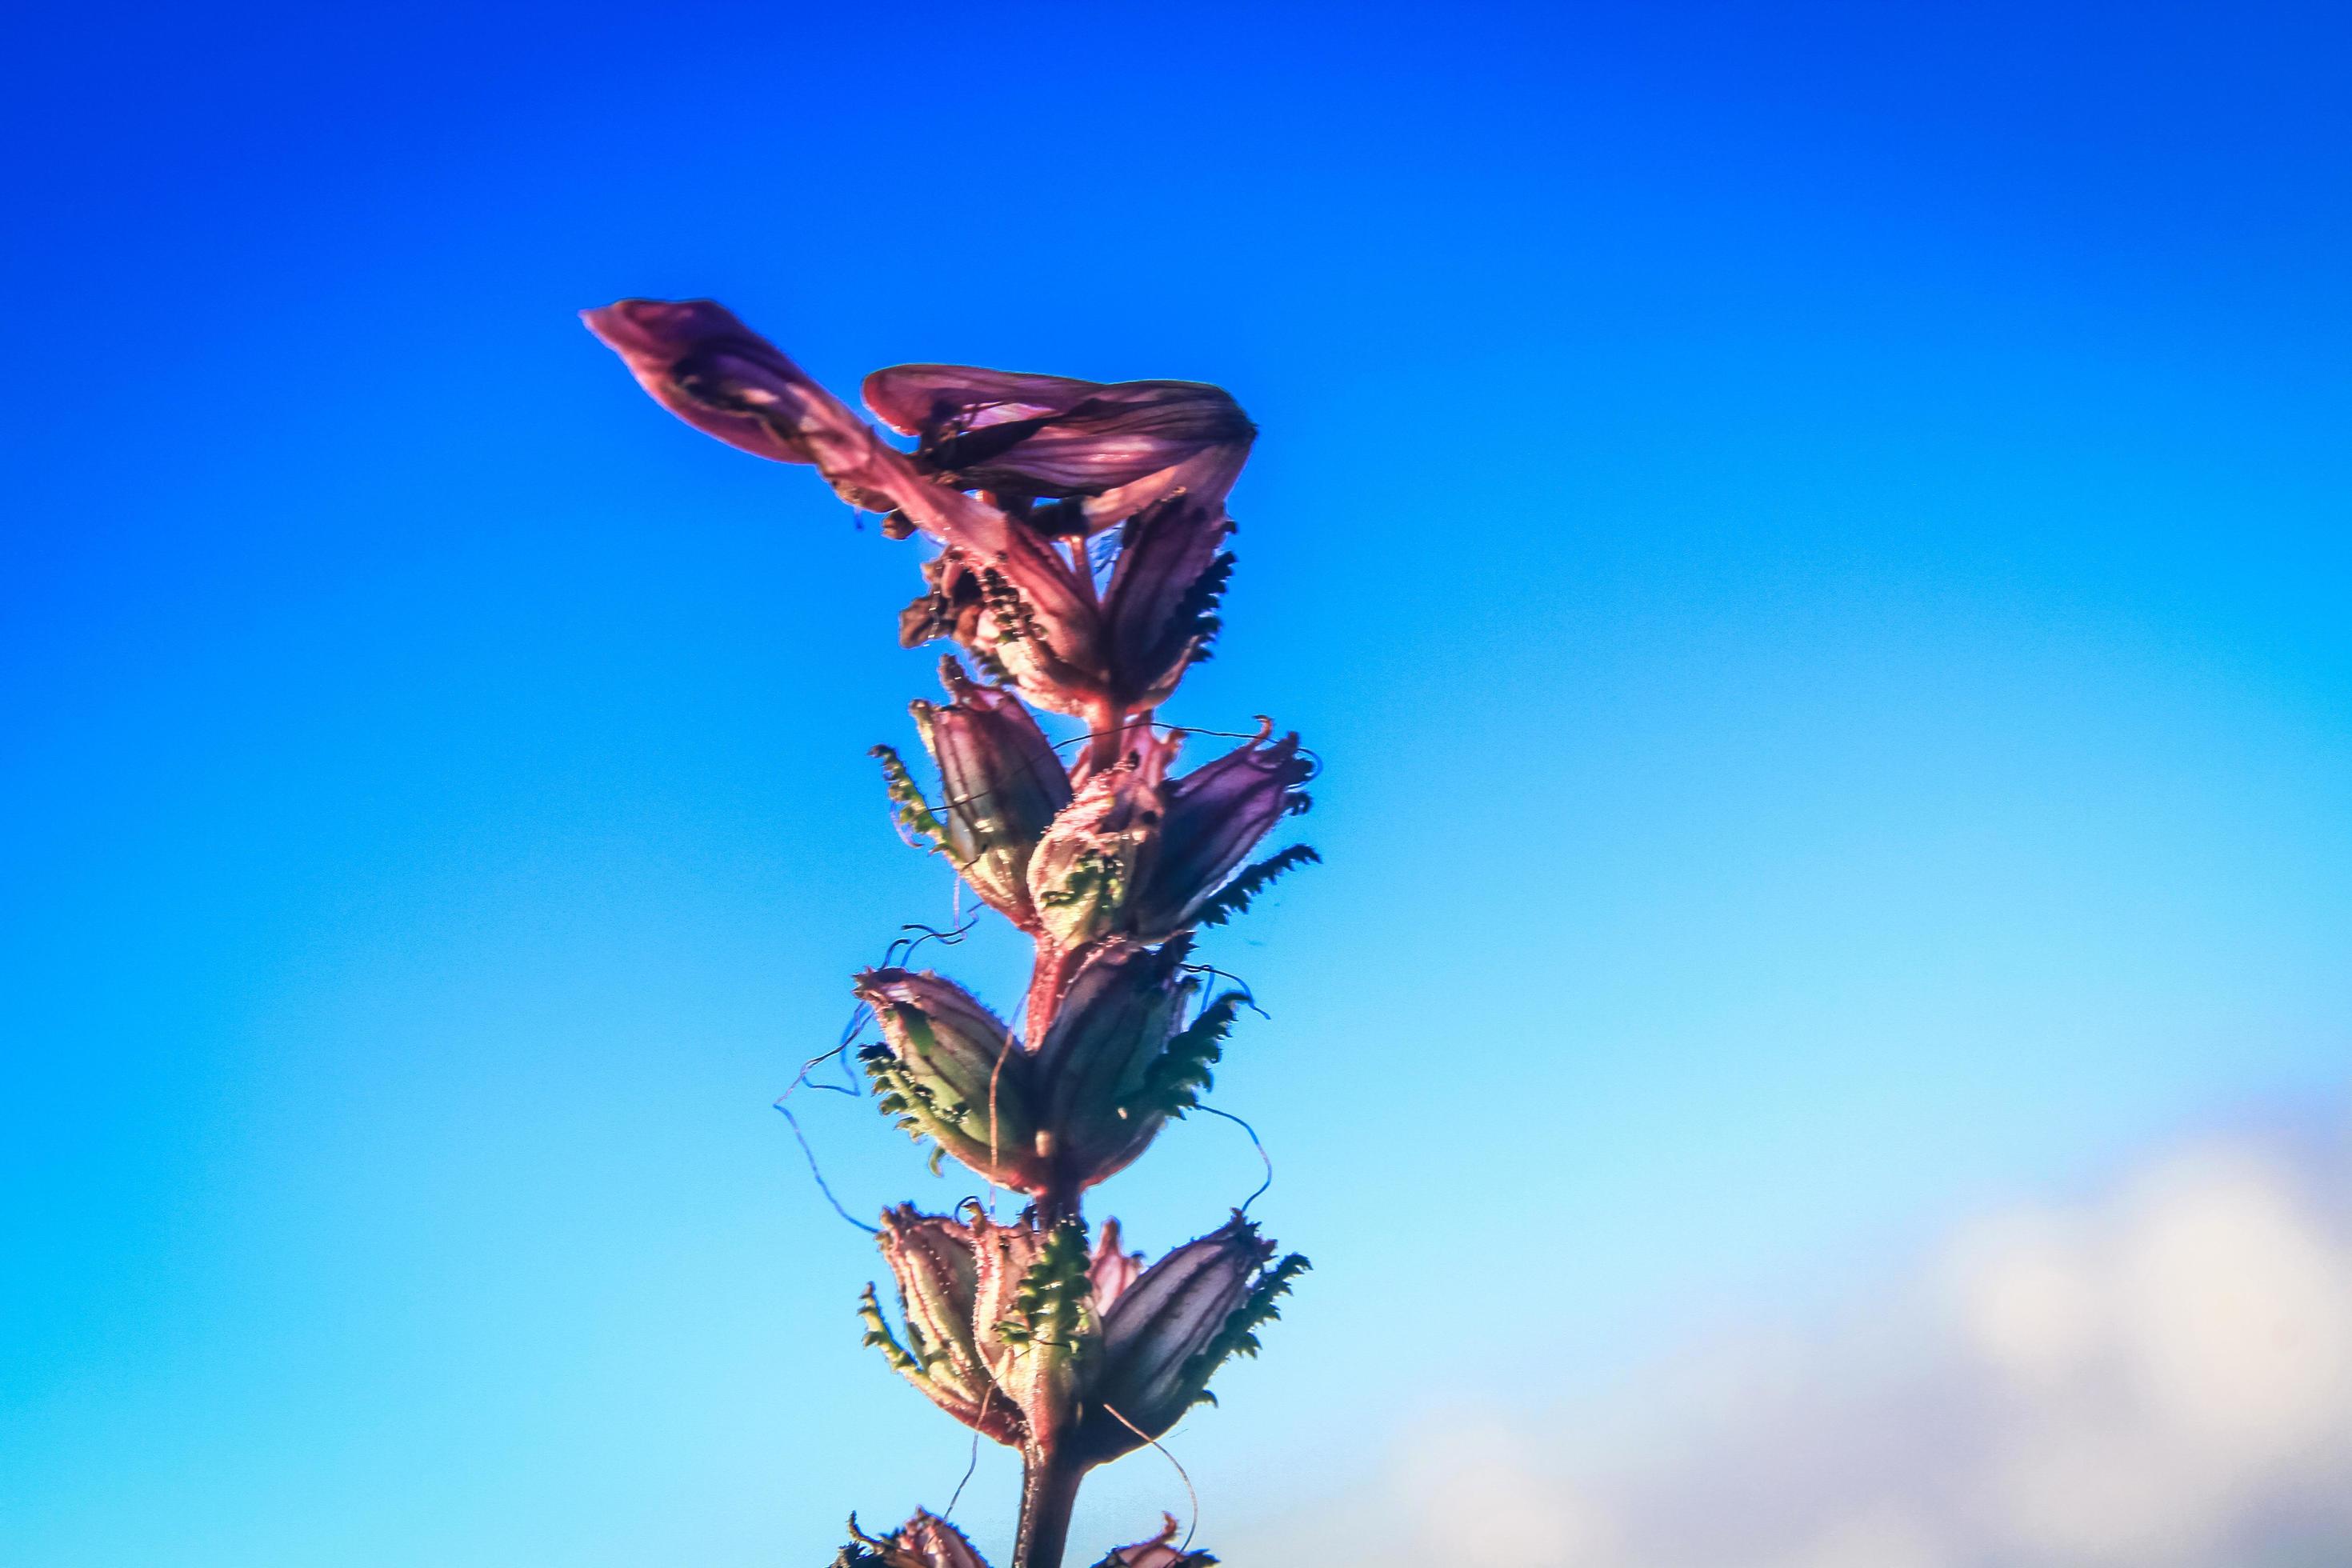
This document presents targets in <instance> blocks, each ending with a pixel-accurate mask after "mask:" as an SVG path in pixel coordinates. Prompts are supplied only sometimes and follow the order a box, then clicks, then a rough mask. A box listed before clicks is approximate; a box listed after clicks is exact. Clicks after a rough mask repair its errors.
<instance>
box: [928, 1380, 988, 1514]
mask: <svg viewBox="0 0 2352 1568" xmlns="http://www.w3.org/2000/svg"><path fill="white" fill-rule="evenodd" d="M995 1397H996V1385H995V1384H989V1385H988V1386H987V1387H986V1388H983V1389H982V1390H981V1391H980V1414H979V1415H977V1416H976V1417H974V1419H976V1420H981V1421H985V1420H986V1419H988V1402H989V1401H990V1400H992V1399H993V1398H995ZM978 1468H980V1428H979V1427H977V1426H974V1427H973V1428H972V1429H971V1460H970V1462H968V1463H967V1464H966V1465H965V1466H964V1468H963V1479H961V1480H960V1481H958V1482H956V1484H955V1490H953V1491H951V1492H950V1493H949V1494H948V1506H947V1507H946V1508H945V1509H944V1510H941V1511H940V1523H941V1524H945V1523H947V1522H948V1521H950V1520H951V1519H953V1518H954V1517H955V1508H956V1503H957V1501H958V1500H960V1499H961V1497H962V1496H963V1489H964V1488H966V1487H967V1486H970V1485H971V1473H972V1472H973V1471H974V1470H977V1469H978Z"/></svg>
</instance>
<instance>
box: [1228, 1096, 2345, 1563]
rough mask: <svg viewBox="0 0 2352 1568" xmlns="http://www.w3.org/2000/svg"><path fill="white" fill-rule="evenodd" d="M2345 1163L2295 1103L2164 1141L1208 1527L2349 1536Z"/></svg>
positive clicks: (1582, 1555) (2079, 1540)
mask: <svg viewBox="0 0 2352 1568" xmlns="http://www.w3.org/2000/svg"><path fill="white" fill-rule="evenodd" d="M2347 1172H2352V1166H2347V1161H2346V1158H2345V1152H2344V1149H2343V1148H2342V1146H2341V1142H2340V1141H2336V1142H2331V1143H2328V1144H2325V1145H2323V1144H2322V1143H2320V1142H2315V1141H2313V1140H2310V1139H2306V1138H2302V1137H2299V1136H2294V1135H2291V1134H2289V1133H2286V1132H2284V1131H2279V1132H2272V1133H2263V1134H2252V1133H2247V1134H2240V1135H2236V1136H2232V1137H2229V1138H2207V1139H2202V1140H2200V1141H2196V1142H2189V1143H2185V1144H2180V1145H2177V1146H2174V1147H2171V1148H2168V1149H2165V1150H2162V1151H2159V1152H2156V1153H2154V1154H2152V1155H2151V1156H2150V1157H2148V1158H2147V1159H2146V1160H2144V1161H2143V1162H2141V1163H2139V1165H2138V1166H2137V1168H2136V1169H2134V1170H2132V1171H2129V1172H2127V1173H2125V1174H2124V1175H2123V1176H2122V1177H2121V1178H2119V1179H2118V1180H2116V1181H2115V1182H2113V1183H2112V1184H2110V1185H2109V1186H2108V1188H2107V1189H2106V1190H2105V1191H2104V1192H2102V1193H2101V1194H2097V1195H2096V1196H2095V1197H2093V1198H2090V1199H2088V1200H2085V1201H2082V1202H2079V1203H2074V1204H2069V1205H2035V1206H2020V1207H2016V1208H2013V1209H2011V1210H2008V1211H2005V1212H1999V1213H1994V1214H1990V1215H1984V1216H1982V1217H1980V1218H1979V1219H1978V1220H1976V1221H1974V1222H1972V1223H1969V1224H1968V1225H1965V1226H1961V1227H1959V1228H1958V1230H1957V1232H1956V1233H1955V1234H1952V1235H1950V1236H1948V1237H1945V1238H1944V1239H1943V1241H1942V1242H1941V1243H1940V1244H1939V1245H1938V1246H1937V1247H1933V1248H1931V1249H1930V1252H1929V1256H1928V1257H1927V1260H1926V1262H1925V1263H1924V1264H1923V1265H1922V1266H1920V1267H1918V1268H1915V1269H1914V1270H1913V1271H1912V1273H1911V1275H1910V1277H1909V1278H1907V1279H1900V1280H1895V1281H1891V1282H1887V1281H1882V1282H1881V1283H1880V1284H1879V1285H1878V1286H1876V1287H1874V1288H1872V1289H1868V1290H1865V1291H1864V1292H1863V1293H1862V1294H1863V1296H1864V1298H1865V1299H1863V1300H1857V1301H1855V1302H1853V1303H1852V1304H1850V1305H1849V1307H1848V1308H1847V1310H1844V1311H1843V1312H1841V1313H1838V1314H1836V1315H1835V1317H1834V1321H1830V1322H1823V1323H1820V1324H1817V1326H1815V1327H1814V1328H1813V1329H1812V1330H1811V1331H1808V1332H1805V1333H1801V1334H1779V1335H1767V1334H1754V1335H1749V1336H1746V1337H1742V1338H1740V1339H1738V1340H1736V1341H1734V1340H1723V1341H1718V1342H1714V1343H1711V1344H1707V1345H1705V1346H1700V1347H1695V1348H1694V1349H1693V1350H1692V1351H1691V1352H1689V1353H1688V1354H1686V1355H1684V1356H1681V1357H1677V1358H1675V1361H1674V1362H1673V1363H1671V1364H1663V1365H1660V1366H1656V1367H1653V1368H1650V1369H1648V1370H1646V1371H1644V1372H1643V1373H1639V1374H1637V1375H1635V1376H1633V1377H1632V1378H1630V1379H1628V1380H1627V1381H1626V1382H1625V1384H1623V1385H1622V1386H1621V1387H1619V1388H1618V1389H1616V1390H1614V1391H1613V1392H1612V1393H1611V1394H1607V1395H1605V1396H1603V1397H1601V1398H1600V1399H1598V1400H1590V1399H1580V1400H1576V1401H1573V1402H1566V1403H1563V1404H1561V1405H1559V1406H1558V1407H1557V1408H1555V1409H1554V1410H1553V1411H1552V1412H1551V1415H1550V1417H1549V1419H1544V1420H1537V1419H1532V1418H1530V1417H1528V1416H1527V1415H1521V1414H1511V1415H1507V1414H1504V1413H1503V1411H1502V1409H1501V1407H1500V1406H1499V1405H1498V1406H1497V1407H1496V1408H1495V1409H1490V1410H1484V1411H1481V1410H1456V1411H1454V1412H1451V1413H1449V1414H1445V1415H1435V1416H1430V1417H1425V1418H1423V1419H1421V1420H1420V1421H1418V1422H1417V1423H1416V1424H1414V1425H1413V1426H1411V1427H1410V1428H1409V1429H1408V1430H1406V1431H1404V1432H1403V1433H1402V1435H1401V1436H1400V1439H1399V1442H1398V1444H1397V1446H1396V1450H1395V1453H1394V1455H1393V1457H1392V1459H1391V1468H1390V1470H1389V1473H1387V1474H1385V1475H1383V1476H1381V1477H1380V1478H1378V1479H1376V1480H1371V1481H1368V1482H1367V1483H1366V1484H1364V1485H1362V1486H1361V1487H1360V1488H1359V1489H1357V1490H1356V1491H1355V1492H1354V1493H1353V1494H1351V1495H1344V1496H1339V1497H1335V1498H1329V1499H1326V1500H1320V1501H1318V1502H1315V1503H1312V1504H1303V1505H1302V1506H1301V1507H1300V1508H1299V1510H1297V1513H1296V1514H1295V1515H1293V1516H1291V1517H1287V1518H1285V1519H1281V1520H1276V1521H1267V1523H1266V1525H1265V1528H1264V1529H1263V1530H1262V1531H1258V1532H1257V1533H1255V1534H1254V1535H1253V1534H1250V1533H1248V1532H1243V1538H1242V1539H1233V1538H1231V1537H1228V1539H1227V1540H1226V1542H1225V1547H1226V1550H1227V1551H1228V1552H1230V1553H1231V1555H1232V1556H1233V1557H1234V1559H1235V1560H1236V1561H1244V1562H1247V1561H1260V1560H1262V1561H1269V1562H1274V1561H1289V1560H1293V1559H1297V1560H1306V1559H1309V1558H1312V1559H1314V1560H1319V1561H1340V1560H1343V1561H1346V1562H1348V1563H1354V1564H1359V1565H1361V1568H1386V1565H1388V1564H1396V1565H1398V1568H1402V1565H1404V1564H1407V1563H1411V1564H1415V1565H1416V1568H1456V1565H1459V1568H1469V1565H1470V1564H1474V1563H1476V1564H1489V1565H1490V1564H1493V1563H1500V1562H1508V1563H1523V1564H1528V1565H1529V1568H2060V1565H2065V1568H2083V1565H2090V1564H2118V1565H2121V1564H2129V1565H2132V1568H2159V1565H2160V1568H2252V1565H2256V1564H2269V1563H2277V1564H2290V1563H2292V1564H2309V1563H2344V1562H2352V1212H2347V1193H2352V1183H2347ZM1540 1375H1541V1373H1540V1369H1539V1368H1531V1369H1530V1377H1531V1378H1536V1377H1539V1376H1540ZM1516 1408H1517V1409H1521V1410H1523V1409H1524V1408H1525V1406H1524V1405H1520V1406H1517V1407H1516ZM1335 1538H1336V1540H1335Z"/></svg>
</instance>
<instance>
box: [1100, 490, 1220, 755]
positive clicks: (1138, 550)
mask: <svg viewBox="0 0 2352 1568" xmlns="http://www.w3.org/2000/svg"><path fill="white" fill-rule="evenodd" d="M1232 532H1233V522H1232V521H1231V520H1230V519H1228V518H1227V517H1226V516H1225V508H1224V502H1223V500H1222V499H1221V498H1219V497H1216V496H1211V495H1205V494H1202V495H1195V494H1184V495H1173V496H1170V497H1169V498H1168V499H1167V500H1162V501H1160V502H1159V503H1158V504H1157V505H1155V506H1153V507H1151V508H1150V510H1146V511H1143V512H1139V513H1138V514H1137V515H1136V516H1135V517H1134V518H1132V519H1131V520H1129V522H1128V524H1127V527H1126V529H1125V531H1123V532H1122V534H1121V536H1120V540H1119V551H1118V563H1117V564H1116V565H1115V566H1114V567H1113V568H1112V569H1111V574H1110V585H1109V586H1108V588H1107V589H1106V590H1105V591H1104V594H1103V609H1102V656H1103V663H1104V665H1105V667H1106V669H1107V672H1108V681H1109V686H1110V689H1111V694H1112V697H1113V700H1115V701H1117V702H1118V704H1119V705H1120V706H1121V707H1122V708H1125V709H1139V708H1155V707H1158V706H1159V705H1160V703H1162V702H1164V701H1166V700H1168V698H1169V696H1170V695H1171V693H1173V692H1174V691H1175V689H1176V683H1177V681H1179V680H1180V679H1182V678H1183V674H1184V671H1185V669H1186V668H1189V667H1190V666H1191V665H1192V664H1193V663H1194V662H1195V661H1197V660H1198V659H1200V658H1204V657H1205V654H1204V652H1203V650H1204V649H1205V648H1206V647H1208V644H1209V642H1210V640H1211V639H1212V638H1213V637H1215V636H1216V634H1217V628H1218V626H1219V625H1220V623H1219V621H1218V619H1217V613H1216V612H1217V605H1218V603H1219V601H1221V600H1222V599H1223V597H1224V592H1225V584H1226V581H1227V580H1228V579H1229V578H1230V577H1231V576H1232V575H1233V568H1234V558H1233V556H1232V554H1231V553H1229V552H1226V551H1225V550H1224V549H1223V544H1224V542H1225V539H1226V536H1227V535H1229V534H1231V533H1232Z"/></svg>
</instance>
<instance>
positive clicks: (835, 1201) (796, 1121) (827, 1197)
mask: <svg viewBox="0 0 2352 1568" xmlns="http://www.w3.org/2000/svg"><path fill="white" fill-rule="evenodd" d="M787 1097H788V1098H789V1091H788V1092H787ZM776 1109H777V1110H781V1111H782V1112H783V1113H784V1122H785V1124H786V1125H787V1126H789V1127H790V1128H791V1129H792V1130H793V1138H794V1139H796V1140H797V1141H798V1142H799V1143H800V1146H801V1152H802V1153H803V1154H804V1155H806V1156H807V1158H808V1168H809V1174H810V1175H812V1176H814V1177H815V1178H816V1190H817V1191H818V1192H821V1193H823V1194H824V1201H825V1202H827V1203H829V1204H831V1205H833V1212H834V1213H835V1214H837V1215H840V1216H841V1217H842V1218H844V1219H845V1220H847V1221H848V1222H849V1223H850V1224H852V1225H854V1226H856V1227H857V1228H858V1229H860V1230H862V1231H864V1232H865V1233H866V1235H868V1236H879V1235H881V1234H882V1227H881V1226H875V1225H867V1224H866V1222H865V1221H864V1220H862V1219H859V1218H858V1217H857V1216H856V1215H854V1214H851V1213H850V1212H849V1211H848V1210H847V1209H845V1208H843V1207H842V1206H841V1200H840V1199H839V1198H837V1197H835V1196H834V1195H833V1188H832V1187H830V1186H828V1185H827V1184H825V1179H824V1172H823V1171H821V1170H819V1169H817V1163H816V1151H815V1150H814V1149H812V1148H810V1147H809V1141H808V1135H807V1134H806V1133H804V1132H803V1131H801V1119H800V1118H799V1117H797V1116H794V1115H793V1108H792V1107H791V1106H789V1105H786V1104H785V1103H784V1102H783V1100H777V1101H776Z"/></svg>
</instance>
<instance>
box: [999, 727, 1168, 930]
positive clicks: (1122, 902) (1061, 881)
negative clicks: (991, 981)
mask: <svg viewBox="0 0 2352 1568" xmlns="http://www.w3.org/2000/svg"><path fill="white" fill-rule="evenodd" d="M1176 745H1177V742H1175V741H1174V740H1173V739H1172V738H1171V739H1165V740H1163V739H1160V738H1159V737H1157V736H1154V735H1152V734H1150V732H1148V731H1147V732H1145V733H1144V735H1143V736H1142V739H1141V740H1140V741H1139V743H1138V745H1137V747H1136V749H1135V750H1134V751H1133V752H1129V755H1128V757H1127V758H1126V760H1124V761H1123V762H1121V763H1119V764H1118V766H1116V767H1113V768H1109V769H1107V770H1105V771H1104V772H1102V773H1095V774H1093V775H1092V776H1090V777H1088V778H1087V781H1086V782H1085V783H1084V784H1081V785H1080V786H1079V788H1078V792H1077V794H1076V796H1075V797H1074V798H1073V799H1072V800H1071V802H1070V804H1069V805H1066V806H1065V807H1063V808H1062V811H1061V814H1060V815H1059V816H1056V817H1055V819H1054V825H1053V826H1051V827H1050V828H1048V829H1046V831H1045V837H1044V838H1043V839H1042V840H1040V841H1039V843H1038V846H1037V852H1036V853H1035V854H1034V856H1032V857H1031V858H1030V861H1029V894H1030V900H1031V902H1032V903H1033V904H1034V906H1035V907H1036V910H1037V919H1038V921H1040V923H1042V924H1043V925H1044V926H1045V930H1046V931H1048V932H1050V933H1051V934H1052V936H1053V937H1054V940H1055V941H1056V942H1060V943H1061V944H1062V945H1063V946H1064V947H1065V948H1076V947H1083V946H1085V945H1086V944H1087V943H1088V942H1094V941H1096V940H1097V939H1098V938H1101V937H1105V936H1109V935H1112V934H1114V933H1116V932H1118V931H1122V930H1123V929H1125V928H1126V927H1127V926H1128V924H1129V919H1128V906H1129V903H1130V902H1131V901H1132V900H1134V898H1135V896H1136V894H1137V892H1138V890H1139V888H1140V887H1141V885H1142V881H1143V879H1144V876H1145V874H1146V873H1147V872H1148V870H1149V868H1150V860H1149V858H1150V853H1151V849H1152V847H1153V845H1154V843H1155V842H1156V840H1157V838H1158V836H1159V832H1160V813H1161V810H1162V809H1163V802H1162V800H1161V798H1160V797H1161V793H1162V788H1163V784H1164V782H1165V780H1166V778H1167V774H1168V764H1169V763H1171V762H1172V761H1173V760H1174V759H1175V756H1176Z"/></svg>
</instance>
